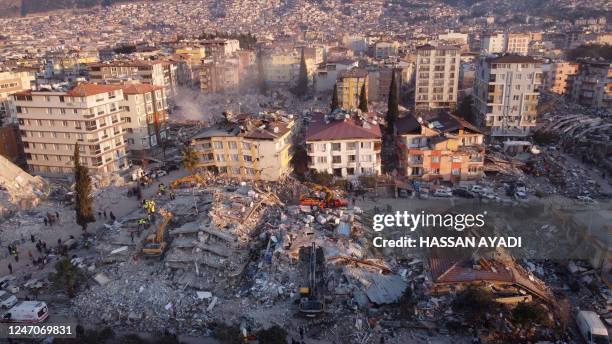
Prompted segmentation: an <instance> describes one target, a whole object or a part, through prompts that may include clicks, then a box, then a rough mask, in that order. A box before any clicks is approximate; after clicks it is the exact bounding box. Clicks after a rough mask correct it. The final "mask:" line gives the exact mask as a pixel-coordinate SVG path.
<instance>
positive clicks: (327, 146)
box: [306, 110, 382, 178]
mask: <svg viewBox="0 0 612 344" xmlns="http://www.w3.org/2000/svg"><path fill="white" fill-rule="evenodd" d="M379 123H380V120H379V119H378V117H377V116H376V114H374V113H366V114H362V113H360V112H359V111H357V112H346V111H342V110H336V111H334V112H333V113H331V114H327V115H325V114H322V113H317V114H315V115H314V116H313V118H312V121H311V123H310V126H309V127H308V131H307V133H306V146H307V152H308V166H309V168H311V169H314V170H316V171H317V172H327V173H330V174H333V175H334V176H336V177H340V178H354V177H357V176H360V175H377V174H380V170H381V163H380V150H381V146H382V135H381V130H380V124H379Z"/></svg>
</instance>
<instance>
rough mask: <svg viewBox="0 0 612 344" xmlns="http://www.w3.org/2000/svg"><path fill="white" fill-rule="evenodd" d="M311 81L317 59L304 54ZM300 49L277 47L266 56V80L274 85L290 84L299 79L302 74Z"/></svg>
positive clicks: (310, 81)
mask: <svg viewBox="0 0 612 344" xmlns="http://www.w3.org/2000/svg"><path fill="white" fill-rule="evenodd" d="M304 60H305V62H306V71H307V73H308V80H309V83H312V80H313V78H312V76H313V74H314V70H315V68H316V64H315V60H314V59H313V58H308V57H307V56H304ZM300 61H301V50H300V49H293V48H291V49H282V48H276V49H274V50H272V51H271V52H268V53H267V54H266V56H265V62H264V74H265V78H266V82H267V83H269V84H272V85H285V86H286V85H290V84H292V83H294V82H296V81H297V79H298V77H299V75H300Z"/></svg>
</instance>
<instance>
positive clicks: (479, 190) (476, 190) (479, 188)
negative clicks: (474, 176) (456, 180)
mask: <svg viewBox="0 0 612 344" xmlns="http://www.w3.org/2000/svg"><path fill="white" fill-rule="evenodd" d="M470 191H471V192H473V193H477V194H479V193H483V192H484V191H485V188H484V187H483V186H482V185H478V184H474V185H472V187H471V188H470Z"/></svg>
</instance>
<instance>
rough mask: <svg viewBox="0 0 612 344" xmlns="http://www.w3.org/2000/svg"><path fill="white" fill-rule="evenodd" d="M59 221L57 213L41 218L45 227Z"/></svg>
mask: <svg viewBox="0 0 612 344" xmlns="http://www.w3.org/2000/svg"><path fill="white" fill-rule="evenodd" d="M59 219H60V216H59V212H57V211H56V212H55V214H52V213H47V215H46V216H45V217H44V218H43V222H44V223H45V226H47V225H48V226H53V225H54V224H55V222H59Z"/></svg>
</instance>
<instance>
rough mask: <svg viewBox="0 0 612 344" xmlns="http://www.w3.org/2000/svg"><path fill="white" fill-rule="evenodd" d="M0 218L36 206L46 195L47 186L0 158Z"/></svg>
mask: <svg viewBox="0 0 612 344" xmlns="http://www.w3.org/2000/svg"><path fill="white" fill-rule="evenodd" d="M0 166H1V167H2V168H0V218H2V217H5V216H8V215H10V214H12V213H14V212H15V211H17V210H20V209H28V208H32V207H35V206H37V205H38V204H39V203H40V201H41V200H42V199H44V198H45V197H46V195H47V193H48V191H49V190H48V189H49V187H48V184H47V182H46V181H45V180H44V179H42V178H41V177H38V176H36V177H32V176H31V175H29V174H28V173H26V172H24V171H23V170H22V169H21V168H19V167H18V166H16V165H15V164H13V163H12V162H10V161H9V160H8V159H7V158H5V157H3V156H0Z"/></svg>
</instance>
